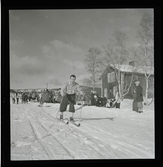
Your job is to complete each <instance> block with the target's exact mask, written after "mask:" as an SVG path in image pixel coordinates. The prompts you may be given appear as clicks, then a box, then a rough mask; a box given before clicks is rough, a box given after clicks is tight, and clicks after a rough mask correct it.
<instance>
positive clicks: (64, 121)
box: [57, 118, 69, 124]
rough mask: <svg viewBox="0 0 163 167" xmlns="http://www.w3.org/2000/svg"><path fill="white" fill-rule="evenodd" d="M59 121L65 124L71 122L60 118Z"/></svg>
mask: <svg viewBox="0 0 163 167" xmlns="http://www.w3.org/2000/svg"><path fill="white" fill-rule="evenodd" d="M57 120H58V121H60V122H63V123H65V124H69V120H67V119H59V118H57Z"/></svg>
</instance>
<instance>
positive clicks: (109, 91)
mask: <svg viewBox="0 0 163 167" xmlns="http://www.w3.org/2000/svg"><path fill="white" fill-rule="evenodd" d="M113 71H114V70H113V69H111V68H109V69H108V70H106V71H105V72H104V73H103V76H102V93H103V95H104V97H106V98H107V99H110V98H113V97H114V95H113V87H114V86H116V85H117V83H116V82H112V83H108V76H107V74H108V73H111V72H113Z"/></svg>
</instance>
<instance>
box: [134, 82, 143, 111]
mask: <svg viewBox="0 0 163 167" xmlns="http://www.w3.org/2000/svg"><path fill="white" fill-rule="evenodd" d="M135 86H136V87H135V90H134V101H133V111H136V112H139V113H142V112H143V103H142V102H143V88H142V87H141V86H140V81H139V80H136V81H135Z"/></svg>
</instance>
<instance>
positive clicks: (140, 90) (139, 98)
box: [134, 85, 143, 102]
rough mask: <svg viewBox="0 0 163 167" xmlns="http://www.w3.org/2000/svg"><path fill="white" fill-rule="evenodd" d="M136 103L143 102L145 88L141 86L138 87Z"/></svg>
mask: <svg viewBox="0 0 163 167" xmlns="http://www.w3.org/2000/svg"><path fill="white" fill-rule="evenodd" d="M134 101H136V102H142V101H143V88H142V87H141V86H140V85H139V86H136V90H135V96H134Z"/></svg>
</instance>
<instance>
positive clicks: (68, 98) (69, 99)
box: [60, 94, 75, 112]
mask: <svg viewBox="0 0 163 167" xmlns="http://www.w3.org/2000/svg"><path fill="white" fill-rule="evenodd" d="M68 104H70V106H69V112H75V108H74V105H75V94H66V95H65V96H63V97H62V100H61V103H60V112H64V111H66V109H67V105H68Z"/></svg>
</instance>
